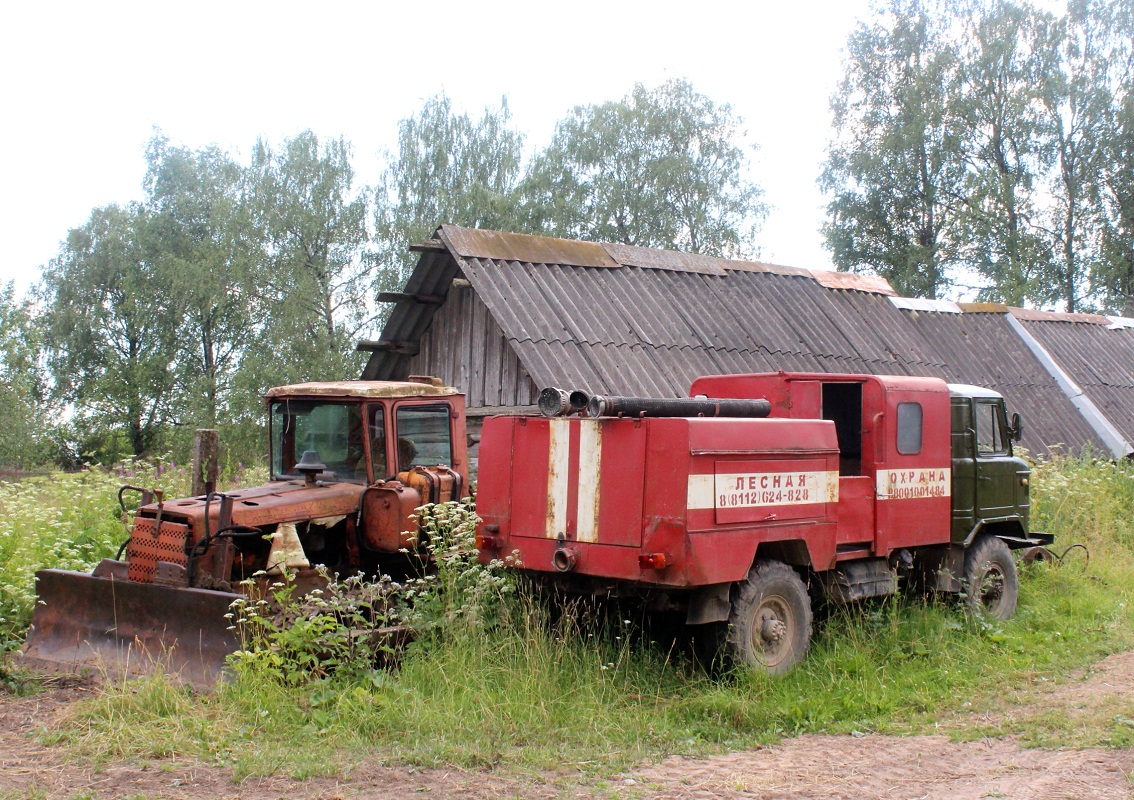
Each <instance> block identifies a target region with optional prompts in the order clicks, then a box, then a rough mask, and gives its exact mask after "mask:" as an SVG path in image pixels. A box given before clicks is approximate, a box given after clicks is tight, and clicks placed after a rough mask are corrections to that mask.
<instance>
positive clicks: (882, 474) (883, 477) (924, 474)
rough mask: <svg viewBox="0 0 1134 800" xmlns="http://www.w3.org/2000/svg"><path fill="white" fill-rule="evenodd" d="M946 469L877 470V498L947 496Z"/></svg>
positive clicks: (914, 498)
mask: <svg viewBox="0 0 1134 800" xmlns="http://www.w3.org/2000/svg"><path fill="white" fill-rule="evenodd" d="M949 473H950V470H948V469H885V470H879V471H878V473H877V475H876V477H875V481H876V486H875V488H876V489H877V492H878V499H879V500H923V499H925V498H928V497H949V495H950V493H951V492H950V489H949V486H950V483H949V480H950V474H949Z"/></svg>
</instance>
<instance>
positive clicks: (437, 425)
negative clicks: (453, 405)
mask: <svg viewBox="0 0 1134 800" xmlns="http://www.w3.org/2000/svg"><path fill="white" fill-rule="evenodd" d="M396 420H397V429H398V471H399V472H404V471H405V470H408V469H410V468H411V467H416V466H427V467H433V466H436V465H438V464H445V465H446V466H448V465H450V464H452V463H453V446H452V441H451V436H450V433H449V406H447V405H434V406H399V407H398V409H397V412H396Z"/></svg>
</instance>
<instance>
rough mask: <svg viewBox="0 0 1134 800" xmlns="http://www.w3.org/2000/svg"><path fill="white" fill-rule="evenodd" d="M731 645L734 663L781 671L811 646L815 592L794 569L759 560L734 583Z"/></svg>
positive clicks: (795, 662)
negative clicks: (745, 575)
mask: <svg viewBox="0 0 1134 800" xmlns="http://www.w3.org/2000/svg"><path fill="white" fill-rule="evenodd" d="M728 622H729V627H728V650H729V655H730V657H731V660H732V662H733V663H734V664H737V665H744V666H750V667H754V668H756V669H760V670H763V671H764V672H767V673H768V674H769V675H782V674H783V673H785V672H787V671H788V670H789V669H791V668H792V667H794V666H795V665H796V664H798V663H799V662H800V661H801V660H802V659H803V657H804V656H805V655H807V648H808V647H810V646H811V598H810V597H809V596H808V594H807V587H806V586H804V585H803V581H801V580H800V579H799V575H797V574H796V572H795V570H793V569H792V568H791V567H789V566H788V565H787V564H782V563H780V562H779V561H757V562H756V564H755V566H753V567H752V569H751V571H749V573H748V578H747V579H746V580H744V581H742V582H741V583H738V584H737V585H736V587H735V588H734V589H733V597H732V610H731V612H730V613H729V617H728Z"/></svg>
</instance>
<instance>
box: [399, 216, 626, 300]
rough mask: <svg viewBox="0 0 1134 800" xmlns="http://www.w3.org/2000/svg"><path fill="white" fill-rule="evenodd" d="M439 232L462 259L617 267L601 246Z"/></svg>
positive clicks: (445, 228)
mask: <svg viewBox="0 0 1134 800" xmlns="http://www.w3.org/2000/svg"><path fill="white" fill-rule="evenodd" d="M439 233H440V236H441V240H442V241H444V242H446V243H447V244H448V245H449V247H450V249H451V250H452V251H453V252H454V253H456V254H457V255H459V256H462V257H464V258H491V259H494V260H496V261H526V262H529V263H532V264H570V265H571V266H575V267H618V266H619V264H618V262H617V261H615V260H614V259H613V258H611V257H610V254H608V253H607V252H606V250H605V249H604V248H603V246H602V245H601V244H596V243H594V242H580V241H576V240H573V239H554V238H552V237H550V236H529V235H528V234H523V233H504V232H502V231H486V230H479V229H476V228H461V227H458V226H456V225H442V226H441V229H440V231H439ZM407 291H408V290H407Z"/></svg>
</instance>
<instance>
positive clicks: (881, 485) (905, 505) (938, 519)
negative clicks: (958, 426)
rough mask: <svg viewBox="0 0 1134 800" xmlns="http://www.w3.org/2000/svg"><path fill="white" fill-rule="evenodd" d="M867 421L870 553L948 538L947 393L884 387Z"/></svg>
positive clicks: (949, 490) (884, 551) (949, 489)
mask: <svg viewBox="0 0 1134 800" xmlns="http://www.w3.org/2000/svg"><path fill="white" fill-rule="evenodd" d="M880 407H881V408H882V409H883V413H880V414H878V415H877V416H876V418H875V420H874V422H873V424H872V428H873V431H872V438H873V441H872V442H871V444H872V445H873V446H874V450H875V453H876V460H875V464H874V471H875V497H876V500H875V520H876V523H875V524H876V545H875V548H876V551H877V552H878V553H879V554H887V553H890V552H892V551H893V550H895V549H898V548H903V547H917V546H921V545H927V544H936V543H940V542H945V541H948V538H949V528H948V526H949V509H950V505H951V498H950V493H951V488H950V484H949V473H950V462H949V452H950V451H949V431H948V428H947V427H946V420H947V419H948V416H949V397H948V395H947V394H946V393H945V392H942V391H935V392H931V391H922V390H917V391H915V390H906V389H890V390H888V391H886V392H885V394H884V397H883V398H882V404H881V406H880Z"/></svg>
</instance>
